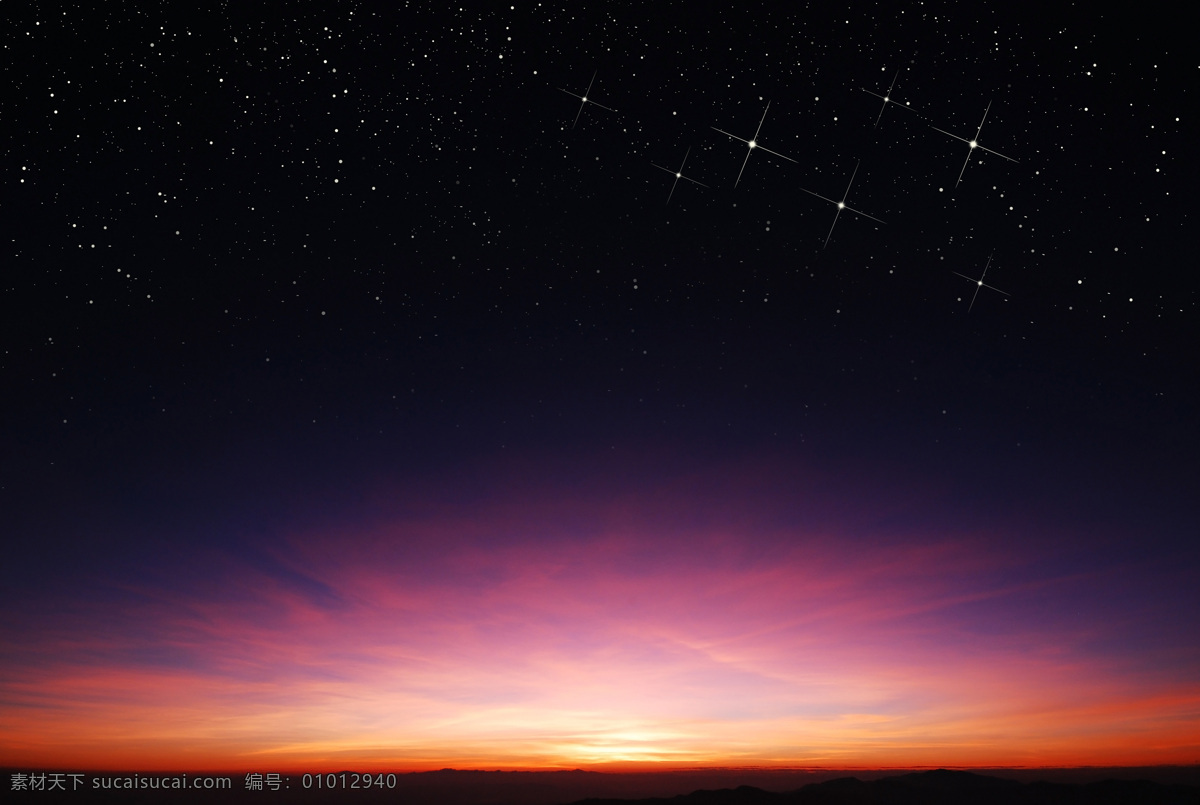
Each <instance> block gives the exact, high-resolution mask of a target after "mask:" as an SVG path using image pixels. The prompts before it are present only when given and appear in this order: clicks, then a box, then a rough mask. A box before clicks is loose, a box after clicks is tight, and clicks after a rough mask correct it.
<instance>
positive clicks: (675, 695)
mask: <svg viewBox="0 0 1200 805" xmlns="http://www.w3.org/2000/svg"><path fill="white" fill-rule="evenodd" d="M739 472H740V473H741V474H742V475H743V477H745V476H746V475H747V473H748V470H747V469H746V468H744V467H743V468H741V469H740V470H739ZM751 480H752V482H751V483H748V484H746V485H745V487H746V488H742V489H740V490H734V491H733V492H730V495H731V498H730V499H727V500H726V501H725V502H724V504H723V507H722V508H720V509H718V508H717V507H714V506H713V505H712V503H711V499H710V498H709V497H708V496H707V495H706V494H705V493H704V492H703V490H704V489H705V488H706V487H709V486H711V485H712V484H713V483H715V481H714V478H713V477H707V478H705V477H700V476H697V475H693V476H692V477H683V478H679V479H677V482H676V483H675V484H674V485H673V486H668V485H663V486H660V487H658V488H652V489H647V490H645V491H644V492H630V491H629V490H627V489H626V490H621V489H613V488H612V487H611V485H610V487H608V488H605V487H604V486H596V487H595V488H593V489H591V490H590V491H589V492H587V493H580V492H578V491H574V492H572V491H569V490H564V489H556V488H551V487H541V488H524V489H521V490H512V489H505V490H504V491H503V493H502V494H497V495H491V496H487V497H485V498H481V499H477V500H475V501H473V502H470V503H468V504H465V505H460V504H426V505H421V506H416V507H412V506H410V507H408V509H407V513H400V512H399V509H400V508H404V507H397V510H395V511H393V512H392V513H390V514H388V515H386V516H378V517H374V518H369V519H368V518H364V521H363V522H359V523H354V522H349V523H345V524H343V525H340V526H336V527H328V528H325V527H322V528H314V529H311V530H306V529H305V528H300V527H292V528H291V529H290V530H289V531H288V533H287V534H286V535H284V536H283V537H281V538H280V539H279V540H276V541H275V542H273V543H272V545H271V546H270V547H263V546H251V545H247V546H246V549H245V551H243V552H240V553H239V552H238V551H236V550H226V549H196V550H195V551H194V552H193V553H192V554H190V555H187V556H177V557H173V558H171V559H170V561H169V562H167V561H161V562H159V563H157V564H154V565H153V566H152V567H150V568H149V569H147V571H146V572H144V573H142V574H138V575H135V574H126V575H125V576H123V577H122V579H121V581H120V582H119V583H114V584H111V585H97V586H93V587H92V588H90V589H89V590H88V591H87V593H86V595H83V596H80V597H79V598H77V599H76V600H74V601H73V602H72V603H71V604H70V605H69V606H68V605H66V604H62V603H59V604H58V605H56V608H55V609H54V610H53V611H46V612H43V613H41V614H38V615H35V616H33V617H34V620H35V621H36V623H25V624H23V627H24V628H23V631H22V633H21V634H20V635H19V636H13V635H7V636H6V644H7V645H9V646H10V647H11V657H12V658H13V659H12V660H10V661H9V667H8V673H7V674H6V677H5V680H4V682H3V688H2V691H0V692H2V695H3V698H4V701H5V702H6V706H5V708H4V711H3V716H2V723H0V733H2V734H3V736H4V737H3V739H2V741H3V743H2V744H0V750H2V751H3V755H4V757H5V758H6V759H7V760H8V761H9V762H13V763H17V764H22V765H29V766H47V765H50V764H62V763H64V762H67V763H69V764H71V765H74V766H79V767H91V768H125V767H137V768H146V769H152V768H177V767H181V766H182V767H187V768H192V769H204V768H232V767H239V768H251V767H253V768H264V767H267V766H270V767H271V768H273V769H288V768H293V769H295V768H303V769H307V770H314V769H338V768H346V767H354V768H358V769H371V768H381V769H382V768H386V769H389V770H423V769H434V768H441V767H445V766H453V767H459V768H524V769H529V768H576V767H613V768H615V767H629V766H635V767H636V766H642V765H643V764H646V765H649V766H653V767H655V768H662V767H669V766H672V765H678V766H695V765H721V766H731V765H745V766H823V767H842V768H846V767H899V766H922V765H930V764H943V765H944V764H954V765H961V766H997V765H1015V766H1026V765H1080V764H1093V765H1102V764H1109V765H1124V764H1129V765H1134V764H1158V763H1184V762H1191V761H1193V760H1194V759H1195V757H1196V751H1197V744H1198V740H1200V683H1198V682H1197V680H1196V679H1195V678H1194V676H1190V675H1189V668H1191V667H1194V666H1189V663H1190V662H1194V652H1193V649H1192V648H1191V647H1184V646H1179V645H1172V644H1170V643H1169V642H1164V641H1163V640H1162V639H1161V638H1162V636H1161V635H1155V634H1154V633H1153V629H1151V630H1149V631H1147V629H1146V628H1145V625H1146V624H1147V623H1148V622H1150V621H1148V614H1150V615H1152V614H1153V613H1152V612H1148V610H1147V607H1153V606H1160V605H1161V603H1156V602H1154V601H1153V594H1152V591H1151V588H1149V587H1148V586H1147V583H1146V579H1145V574H1146V573H1147V572H1148V571H1149V570H1150V569H1149V568H1136V567H1132V568H1124V569H1122V568H1121V567H1117V566H1114V565H1112V564H1111V563H1109V564H1107V565H1106V564H1105V563H1104V562H1098V561H1096V562H1093V561H1089V560H1088V559H1087V551H1086V550H1084V549H1083V547H1082V543H1081V542H1080V541H1079V540H1078V539H1076V537H1073V536H1072V535H1069V534H1066V535H1063V534H1059V535H1058V537H1059V540H1058V541H1057V542H1056V543H1055V544H1056V547H1055V548H1054V550H1053V551H1051V550H1049V549H1045V550H1039V549H1037V548H1036V545H1037V543H1038V539H1037V538H1036V537H1037V535H1036V534H1035V533H1033V532H1032V531H1031V529H1032V528H1033V525H1032V524H1030V523H1025V524H1024V526H1022V523H1021V522H1019V520H1014V521H1013V522H1010V523H1006V524H992V525H990V526H987V527H975V528H972V527H970V526H969V525H967V524H964V523H939V522H938V521H937V520H936V519H935V518H932V517H929V516H925V515H919V514H915V512H919V511H920V510H921V507H922V506H924V505H926V504H929V505H933V504H935V503H936V502H937V501H936V500H935V499H933V497H931V498H930V499H929V500H924V501H919V502H915V503H914V504H913V506H912V507H911V509H912V510H911V511H909V512H908V518H909V520H910V523H911V524H910V525H909V526H907V527H905V528H903V529H897V528H896V527H895V526H894V525H892V526H887V527H884V526H883V525H882V524H883V523H885V522H889V521H894V519H895V516H896V514H897V512H896V511H895V510H894V509H892V510H889V504H880V506H879V507H877V508H873V509H870V510H866V509H864V510H863V511H862V512H861V513H859V514H858V515H856V516H855V517H854V518H852V520H851V521H850V522H847V523H846V527H845V529H844V530H842V531H841V532H839V530H838V529H836V528H833V527H831V526H830V525H829V523H830V521H831V520H832V519H833V518H832V516H831V514H830V512H832V511H833V507H832V506H831V504H829V503H828V502H827V501H828V498H827V497H826V496H827V494H828V491H829V490H827V489H826V490H824V491H823V492H821V493H820V494H816V490H812V489H810V490H807V491H806V490H805V488H804V486H803V484H804V482H803V481H802V480H793V481H790V482H778V481H773V482H771V483H772V484H773V488H772V489H770V490H769V491H770V492H771V494H772V495H774V494H775V493H777V492H779V491H780V489H782V488H786V487H788V486H789V484H795V486H794V487H793V488H791V491H792V492H793V493H794V494H793V497H794V499H793V500H792V502H790V503H787V504H786V505H785V504H784V503H782V502H779V501H776V502H774V503H770V504H769V506H768V505H764V498H763V497H762V496H761V495H759V496H757V497H755V496H753V495H750V494H748V493H747V491H746V489H747V488H751V487H753V479H751ZM765 483H766V482H765V481H764V484H765ZM843 491H844V492H845V491H848V490H843ZM380 494H383V493H382V492H381V493H380ZM514 495H516V497H514ZM771 499H772V498H771V497H769V496H768V497H767V498H766V500H768V501H769V500H771ZM780 500H782V496H780ZM673 513H682V514H678V515H675V514H673ZM870 522H875V523H877V524H880V525H879V526H878V528H877V529H876V531H875V533H871V532H870V531H869V530H867V529H864V525H866V524H868V523H870ZM1022 528H1023V531H1022V530H1021V529H1022ZM1002 529H1011V531H1009V532H1005V531H1003V530H1002ZM1014 533H1015V534H1020V536H1018V537H1013V536H1011V534H1014ZM1076 536H1078V535H1076ZM1093 536H1095V535H1093ZM1064 538H1065V540H1066V541H1065V545H1066V546H1067V547H1064V542H1063V539H1064ZM161 558H162V559H164V560H165V559H166V558H167V557H161ZM1161 570H1162V569H1161V568H1160V569H1159V571H1160V572H1161ZM1134 599H1138V600H1139V601H1140V603H1138V604H1137V607H1140V608H1138V609H1135V608H1131V607H1130V606H1129V604H1130V603H1131V602H1132V601H1133V600H1134ZM1162 617H1163V619H1164V622H1165V619H1166V618H1167V613H1165V612H1164V613H1163V614H1162ZM1139 625H1140V626H1139ZM34 627H36V628H34Z"/></svg>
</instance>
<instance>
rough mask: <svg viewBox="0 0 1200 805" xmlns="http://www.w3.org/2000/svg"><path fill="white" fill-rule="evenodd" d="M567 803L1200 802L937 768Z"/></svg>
mask: <svg viewBox="0 0 1200 805" xmlns="http://www.w3.org/2000/svg"><path fill="white" fill-rule="evenodd" d="M572 805H1200V787H1196V786H1189V785H1163V784H1161V783H1154V782H1150V781H1149V780H1105V781H1102V782H1095V783H1087V784H1082V785H1078V784H1066V783H1049V782H1035V783H1020V782H1017V781H1016V780H1005V779H1002V778H999V777H989V776H986V775H982V774H973V773H971V772H965V771H949V770H946V769H938V770H936V771H926V772H914V773H911V774H904V775H900V776H896V777H884V778H881V779H878V780H870V781H865V782H864V781H862V780H859V779H857V778H855V777H839V778H837V779H835V780H827V781H825V782H822V783H813V784H812V785H806V786H804V787H803V788H801V789H800V790H798V791H790V792H786V793H776V792H771V791H764V790H762V789H761V788H754V787H751V786H741V787H739V788H733V789H730V788H723V789H720V790H716V791H694V792H692V793H691V794H686V795H680V796H676V797H671V798H662V797H659V798H655V799H639V800H621V799H586V800H580V801H578V802H576V803H573V804H572Z"/></svg>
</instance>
